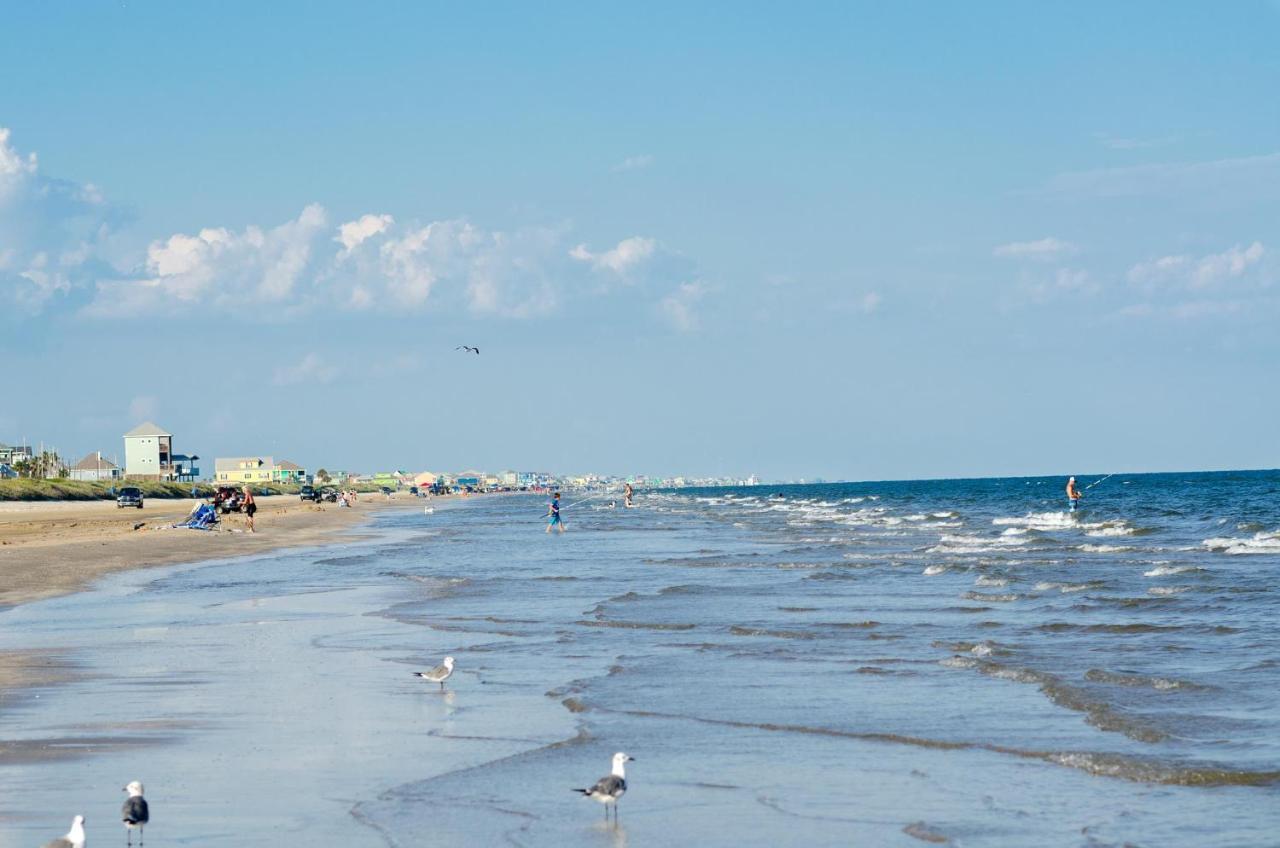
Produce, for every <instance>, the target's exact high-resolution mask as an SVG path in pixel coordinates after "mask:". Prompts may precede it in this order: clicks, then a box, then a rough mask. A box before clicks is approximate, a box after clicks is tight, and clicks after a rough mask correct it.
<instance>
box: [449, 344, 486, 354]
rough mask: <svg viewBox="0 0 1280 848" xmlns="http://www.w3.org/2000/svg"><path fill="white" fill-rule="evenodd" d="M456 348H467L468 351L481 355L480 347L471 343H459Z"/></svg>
mask: <svg viewBox="0 0 1280 848" xmlns="http://www.w3.org/2000/svg"><path fill="white" fill-rule="evenodd" d="M454 350H465V351H466V352H467V353H474V354H475V355H476V356H479V355H480V348H478V347H472V346H471V345H458V346H457V347H455V348H454Z"/></svg>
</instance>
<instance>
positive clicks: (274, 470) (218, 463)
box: [213, 456, 307, 485]
mask: <svg viewBox="0 0 1280 848" xmlns="http://www.w3.org/2000/svg"><path fill="white" fill-rule="evenodd" d="M213 479H214V482H217V483H238V484H241V485H244V484H245V483H259V484H261V483H305V482H307V470H306V469H305V468H303V467H302V466H301V465H298V464H297V463H296V462H290V461H289V460H287V459H282V460H280V461H279V462H277V461H276V459H275V457H272V456H231V457H218V458H217V459H215V460H214V461H213Z"/></svg>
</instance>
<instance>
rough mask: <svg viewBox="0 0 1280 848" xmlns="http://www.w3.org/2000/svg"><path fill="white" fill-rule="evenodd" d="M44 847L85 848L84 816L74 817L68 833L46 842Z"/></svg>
mask: <svg viewBox="0 0 1280 848" xmlns="http://www.w3.org/2000/svg"><path fill="white" fill-rule="evenodd" d="M43 848H84V816H76V817H75V818H74V819H72V820H71V829H70V830H68V831H67V835H66V836H62V837H59V838H57V839H55V840H53V841H52V842H46V843H45V844H44V846H43Z"/></svg>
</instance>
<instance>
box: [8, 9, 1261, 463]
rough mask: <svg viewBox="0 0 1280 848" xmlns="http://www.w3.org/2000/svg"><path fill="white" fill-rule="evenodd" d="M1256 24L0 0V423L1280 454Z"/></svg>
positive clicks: (626, 459)
mask: <svg viewBox="0 0 1280 848" xmlns="http://www.w3.org/2000/svg"><path fill="white" fill-rule="evenodd" d="M339 22H340V23H339ZM197 23H198V25H197ZM1278 40H1280V6H1278V5H1277V4H1276V3H1273V2H1262V0H1259V2H1243V3H1239V4H1234V5H1232V6H1231V7H1229V8H1227V7H1222V8H1218V7H1211V6H1208V5H1198V4H1180V5H1176V6H1174V7H1170V6H1168V5H1167V4H1156V3H1142V2H1139V3H1132V4H1124V5H1123V6H1118V7H1117V6H1115V5H1112V4H1101V3H1085V4H1075V5H1072V6H1070V7H1058V8H1055V7H1041V6H1028V5H1024V4H1018V3H994V4H984V5H982V6H978V7H961V6H949V5H937V6H908V5H898V4H890V5H884V4H873V3H808V4H803V5H800V6H797V7H788V8H786V9H782V8H781V7H779V8H773V9H770V8H756V7H749V8H744V7H741V6H737V5H733V6H731V5H728V4H724V5H714V4H713V5H703V6H698V7H694V8H690V7H688V6H687V5H677V4H663V3H659V4H650V5H646V6H645V7H643V8H636V9H623V8H601V7H598V6H595V5H592V4H576V3H566V4H555V5H553V6H550V7H531V6H527V5H521V4H501V3H499V4H486V5H484V6H483V7H439V6H417V5H409V4H406V5H384V6H377V7H374V8H371V9H365V10H362V11H361V13H360V14H359V15H353V14H350V7H349V6H339V5H338V4H329V3H315V4H297V3H278V4H268V5H261V4H250V3H234V2H233V3H227V4H220V5H219V6H218V7H217V9H216V10H215V11H214V12H210V11H209V10H197V9H194V8H190V7H182V6H170V5H166V4H162V3H157V2H147V0H133V1H132V2H130V3H128V4H120V3H90V4H79V5H77V6H75V7H57V6H54V7H46V6H40V5H19V6H15V7H13V8H10V9H7V10H6V24H5V27H4V28H3V29H0V73H2V74H3V75H4V78H5V79H6V81H7V82H8V84H7V85H6V87H5V91H4V93H3V94H2V95H0V291H3V292H4V293H5V295H6V297H5V306H4V307H3V309H0V356H2V357H3V359H4V361H5V364H6V366H7V367H6V369H5V371H6V380H5V383H4V385H3V386H2V387H0V442H5V443H15V442H19V441H21V440H22V439H23V438H28V439H31V440H34V441H36V442H39V441H44V442H45V443H46V444H56V445H58V446H59V448H60V450H62V451H64V455H65V456H67V457H68V458H69V459H71V460H72V461H74V460H75V459H77V458H79V457H82V456H84V455H85V454H87V453H90V452H92V451H96V450H102V451H103V452H104V454H105V455H108V456H110V455H111V453H112V452H113V451H117V450H119V448H118V446H119V445H120V444H121V436H122V434H123V433H125V432H127V431H128V430H129V429H130V428H132V427H133V426H135V425H137V424H138V423H139V422H141V421H144V420H147V419H151V420H154V421H156V422H157V423H159V424H161V425H163V426H165V427H166V428H168V429H169V430H171V431H172V432H173V433H174V434H175V438H174V450H175V451H180V452H183V453H196V454H199V455H200V456H202V457H210V458H212V457H215V456H220V455H221V456H239V455H249V454H253V453H255V452H261V453H264V454H265V453H270V454H273V455H275V456H280V457H288V458H291V459H295V460H297V461H299V462H303V463H311V464H312V465H315V461H316V460H319V461H322V462H324V463H332V464H334V465H339V466H344V467H349V468H359V469H361V470H368V471H370V472H372V471H375V470H385V469H387V468H392V467H396V466H404V465H407V466H410V467H414V468H440V469H447V468H454V469H461V468H465V467H468V466H474V467H479V468H485V469H488V470H496V469H503V468H539V469H556V470H558V471H562V472H570V471H574V470H578V471H586V470H590V469H597V470H598V471H600V472H601V473H619V471H625V470H626V469H634V470H636V472H637V473H641V472H643V473H652V474H659V475H663V476H670V475H675V474H685V475H688V476H699V477H726V476H746V475H748V474H752V473H754V474H757V475H759V476H760V477H761V478H762V479H771V480H778V479H797V478H801V477H804V478H807V479H812V478H814V477H822V478H825V479H830V480H835V479H846V480H906V479H933V478H948V477H991V476H1019V475H1048V474H1055V473H1061V474H1067V473H1079V474H1088V473H1092V472H1093V471H1098V472H1100V473H1105V472H1106V471H1111V470H1119V471H1125V472H1131V473H1140V472H1145V471H1194V470H1212V469H1246V468H1273V467H1276V466H1278V465H1280V456H1278V455H1277V452H1276V448H1275V447H1274V442H1275V439H1274V429H1275V425H1274V422H1275V421H1276V420H1280V392H1276V391H1275V390H1274V387H1275V385H1276V377H1275V375H1276V373H1280V333H1277V332H1276V327H1277V326H1280V258H1277V257H1278V255H1280V110H1277V109H1275V108H1274V107H1273V106H1272V105H1271V104H1272V101H1273V100H1274V97H1275V94H1274V93H1275V91H1276V90H1277V89H1278V88H1280V57H1278V56H1277V55H1276V51H1275V49H1274V45H1275V44H1276V43H1277V41H1278ZM122 56H127V57H130V59H129V61H122V60H121V58H120V57H122ZM459 345H469V346H473V347H478V348H479V349H480V351H481V352H480V354H479V355H476V354H473V353H470V352H467V351H460V350H457V349H456V348H457V347H458V346H459Z"/></svg>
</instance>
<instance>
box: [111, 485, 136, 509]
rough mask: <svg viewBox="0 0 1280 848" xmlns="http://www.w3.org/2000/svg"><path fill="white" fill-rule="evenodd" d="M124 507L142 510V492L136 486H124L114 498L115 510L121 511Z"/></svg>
mask: <svg viewBox="0 0 1280 848" xmlns="http://www.w3.org/2000/svg"><path fill="white" fill-rule="evenodd" d="M126 506H134V507H137V508H138V509H142V490H141V489H139V488H138V487H137V486H125V487H124V488H123V489H121V490H120V494H119V495H117V496H116V509H123V508H124V507H126Z"/></svg>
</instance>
